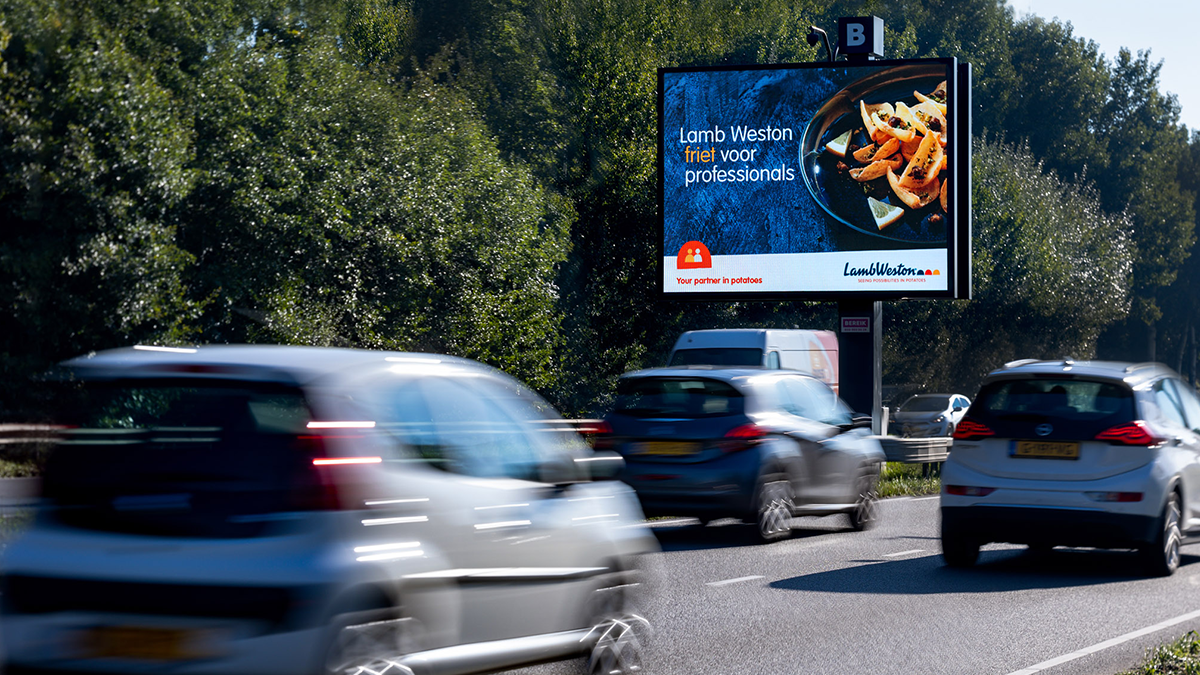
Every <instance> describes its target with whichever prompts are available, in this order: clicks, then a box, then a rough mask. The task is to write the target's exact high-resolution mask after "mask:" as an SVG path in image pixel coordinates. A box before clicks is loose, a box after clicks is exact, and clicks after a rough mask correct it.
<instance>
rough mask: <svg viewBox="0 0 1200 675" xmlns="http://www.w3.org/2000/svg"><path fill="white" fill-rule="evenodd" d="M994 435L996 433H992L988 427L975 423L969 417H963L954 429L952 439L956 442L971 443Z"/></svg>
mask: <svg viewBox="0 0 1200 675" xmlns="http://www.w3.org/2000/svg"><path fill="white" fill-rule="evenodd" d="M995 435H996V432H994V431H992V430H991V428H990V427H988V425H986V424H983V423H982V422H976V421H975V420H973V419H971V418H970V417H964V418H963V419H962V421H961V422H959V423H958V426H957V427H955V428H954V439H955V440H958V441H973V440H975V439H977V438H986V437H988V436H995Z"/></svg>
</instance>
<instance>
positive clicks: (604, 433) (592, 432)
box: [579, 420, 613, 450]
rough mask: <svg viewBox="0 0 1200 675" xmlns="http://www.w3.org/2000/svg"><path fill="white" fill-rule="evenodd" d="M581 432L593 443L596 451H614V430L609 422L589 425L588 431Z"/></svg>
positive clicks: (581, 430)
mask: <svg viewBox="0 0 1200 675" xmlns="http://www.w3.org/2000/svg"><path fill="white" fill-rule="evenodd" d="M579 432H580V433H582V434H583V437H584V438H586V439H587V440H588V441H590V442H591V444H592V447H593V448H594V449H596V450H612V447H613V428H612V425H611V424H609V423H608V422H605V421H603V420H601V421H599V422H596V423H595V424H589V425H588V427H587V428H586V429H584V428H581V429H580V430H579Z"/></svg>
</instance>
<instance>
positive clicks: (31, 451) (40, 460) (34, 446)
mask: <svg viewBox="0 0 1200 675" xmlns="http://www.w3.org/2000/svg"><path fill="white" fill-rule="evenodd" d="M52 447H53V445H52V444H50V443H47V442H44V441H43V442H32V443H22V442H16V443H13V442H7V443H4V444H0V478H33V477H35V476H40V475H42V469H44V468H45V467H46V458H47V457H49V456H50V449H51V448H52Z"/></svg>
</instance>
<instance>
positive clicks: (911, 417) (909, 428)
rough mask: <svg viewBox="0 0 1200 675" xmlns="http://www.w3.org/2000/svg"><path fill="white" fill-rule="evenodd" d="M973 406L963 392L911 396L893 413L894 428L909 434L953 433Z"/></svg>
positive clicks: (905, 434)
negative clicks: (968, 409)
mask: <svg viewBox="0 0 1200 675" xmlns="http://www.w3.org/2000/svg"><path fill="white" fill-rule="evenodd" d="M970 407H971V399H969V398H967V397H966V396H963V395H962V394H917V395H916V396H910V397H909V398H908V400H906V401H905V402H904V403H903V404H901V405H900V407H899V408H898V409H897V410H896V412H895V413H894V414H893V415H892V429H891V431H892V433H895V434H898V435H900V436H903V437H905V438H920V437H946V436H953V435H954V428H955V427H956V426H958V422H959V421H960V420H961V419H962V418H963V416H965V415H966V414H967V408H970Z"/></svg>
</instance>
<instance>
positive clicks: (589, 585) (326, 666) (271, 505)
mask: <svg viewBox="0 0 1200 675" xmlns="http://www.w3.org/2000/svg"><path fill="white" fill-rule="evenodd" d="M64 365H65V367H66V368H67V370H68V371H69V372H70V373H72V374H73V376H74V377H75V378H77V379H78V380H80V381H82V383H83V385H84V387H83V392H82V396H83V400H82V401H81V403H80V404H79V406H78V408H77V409H75V410H72V411H69V412H70V417H71V419H68V420H64V421H65V422H67V423H68V424H69V425H70V427H69V429H68V430H67V431H66V432H65V434H64V438H63V439H62V441H61V443H60V445H59V446H58V447H57V448H56V450H55V451H54V452H53V453H52V455H51V458H50V460H49V462H48V465H47V467H46V472H45V476H44V484H43V488H44V497H43V507H42V508H41V510H40V512H39V514H38V516H37V518H36V522H35V524H34V525H33V526H32V527H31V529H30V530H29V531H27V532H26V533H25V535H24V536H23V537H22V538H20V539H19V540H17V541H16V542H14V543H12V544H11V545H10V546H9V547H8V549H7V550H6V552H5V555H4V558H3V562H2V564H3V568H2V569H3V573H2V576H0V584H2V591H0V593H2V594H0V598H2V602H3V605H2V608H0V609H2V613H0V634H2V635H3V654H4V657H5V659H6V661H7V663H6V664H5V667H6V672H7V673H9V675H13V674H18V673H48V672H55V673H64V672H81V673H82V672H88V673H98V672H137V673H167V672H170V673H237V674H238V675H249V674H258V673H261V674H266V673H278V674H280V675H284V674H286V675H296V674H297V673H311V674H316V673H367V672H386V673H391V674H397V673H418V674H419V673H427V672H428V673H431V672H438V673H471V672H483V671H490V670H500V669H505V668H511V667H514V666H517V665H520V664H524V663H529V662H535V661H547V660H554V659H566V658H572V657H580V656H586V657H589V658H590V662H591V664H592V666H593V669H594V670H597V671H603V672H633V671H635V670H637V669H639V667H640V666H639V665H638V664H639V658H640V657H639V653H640V652H639V648H640V645H641V639H642V637H643V635H642V633H641V631H640V629H641V628H642V627H644V620H642V619H640V618H639V616H638V614H637V611H636V607H635V606H634V602H633V597H634V596H633V591H634V590H635V588H636V585H637V567H636V561H637V556H638V555H639V554H642V553H646V552H650V551H653V550H655V544H654V539H653V537H652V536H651V535H650V534H649V531H648V530H647V529H646V528H645V527H644V525H643V524H642V522H641V521H642V515H641V511H640V509H639V506H638V503H637V500H636V498H635V497H634V496H633V494H632V492H630V490H629V489H628V488H626V487H625V486H624V485H623V484H621V483H618V482H616V481H598V482H596V481H591V480H589V477H590V475H592V474H606V475H608V476H612V475H615V473H616V471H617V470H618V469H619V465H620V458H619V457H617V456H615V454H612V455H605V454H604V453H593V452H592V450H591V449H590V448H588V447H587V446H586V445H585V444H584V443H582V442H581V441H580V440H579V437H578V435H576V434H575V433H574V432H573V431H572V430H570V429H569V428H568V427H566V426H565V425H564V424H563V421H562V420H561V419H560V418H559V417H558V415H557V414H556V413H555V412H554V410H553V409H552V408H551V407H550V406H549V405H548V404H547V403H546V402H545V401H544V400H542V399H541V398H539V397H538V396H537V395H536V394H534V393H533V392H531V391H530V390H528V389H526V388H525V387H523V386H522V385H520V384H519V383H518V382H516V381H515V380H513V379H512V378H510V377H507V376H506V375H504V374H502V373H500V372H498V371H496V370H494V369H491V368H488V367H485V366H482V365H480V364H477V363H474V362H471V361H466V360H463V359H458V358H452V357H445V356H434V355H425V354H401V353H384V352H370V351H357V350H343V349H317V348H302V347H267V346H261V347H254V346H212V347H201V348H197V349H167V348H148V347H135V348H132V349H121V350H115V351H109V352H103V353H100V354H93V355H89V356H85V357H80V358H77V359H74V360H72V361H68V362H66V363H65V364H64ZM614 465H615V466H614ZM606 467H607V468H606Z"/></svg>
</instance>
